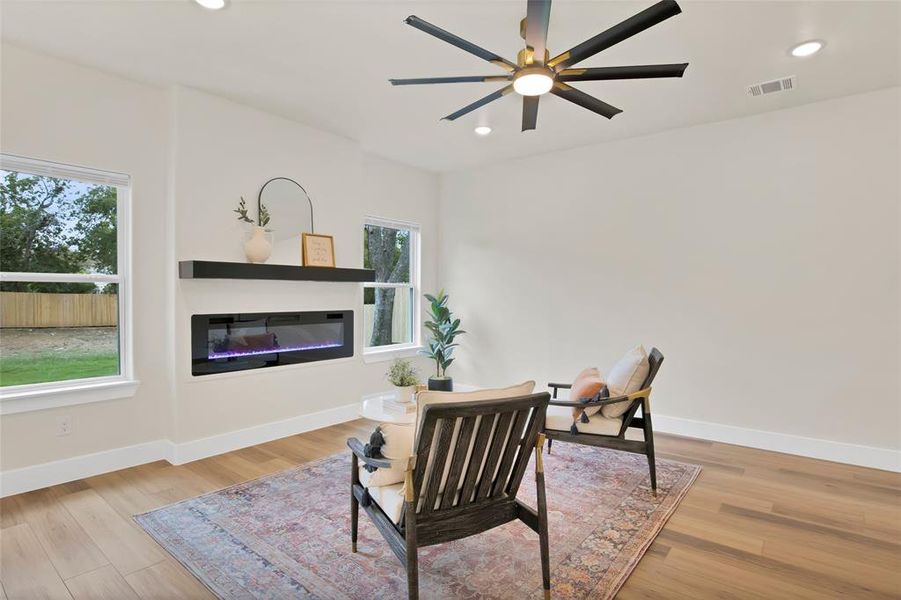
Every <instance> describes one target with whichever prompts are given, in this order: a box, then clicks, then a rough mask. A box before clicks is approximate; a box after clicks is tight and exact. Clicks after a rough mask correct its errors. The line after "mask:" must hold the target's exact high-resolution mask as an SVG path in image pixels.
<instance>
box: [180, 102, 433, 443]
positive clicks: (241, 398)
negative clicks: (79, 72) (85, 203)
mask: <svg viewBox="0 0 901 600" xmlns="http://www.w3.org/2000/svg"><path fill="white" fill-rule="evenodd" d="M176 110H177V122H178V126H177V133H176V136H177V137H176V147H177V157H176V164H175V174H176V176H175V198H176V206H177V211H176V229H177V232H178V238H177V253H178V259H179V260H188V259H214V258H218V259H219V260H237V261H240V260H243V250H242V246H241V244H242V238H241V228H240V226H238V224H237V221H236V220H235V219H234V214H233V213H232V212H231V210H232V209H233V208H234V206H235V204H236V203H237V200H238V196H239V195H240V194H243V195H244V197H245V198H247V199H248V200H249V199H250V198H255V197H256V192H257V191H258V190H259V186H260V184H261V183H262V182H264V181H266V180H267V179H269V178H270V177H274V176H279V175H282V176H286V177H291V178H294V179H296V180H298V181H300V182H302V183H303V184H304V187H305V188H306V190H307V191H308V192H309V194H310V196H311V198H312V200H313V205H314V210H315V223H316V230H317V232H319V233H328V234H331V235H334V236H335V248H336V255H337V264H338V266H339V267H360V266H361V265H362V263H363V235H362V231H363V219H364V217H365V216H366V215H376V216H381V217H390V218H397V219H402V220H406V221H413V222H416V223H419V224H420V225H421V226H422V239H423V248H422V258H423V268H422V271H423V285H424V287H425V288H428V289H431V288H433V287H434V285H435V270H436V256H435V247H436V242H435V238H436V233H435V216H436V213H437V178H436V177H435V176H433V175H428V174H425V173H424V172H421V171H418V170H416V169H412V168H407V167H402V166H400V165H397V164H395V163H391V162H389V161H384V160H380V159H376V158H373V157H369V156H366V155H364V154H363V153H362V152H361V151H360V150H359V148H358V147H357V145H356V144H354V143H353V142H350V141H348V140H344V139H341V138H339V137H336V136H334V135H331V134H327V133H323V132H320V131H317V130H315V129H312V128H310V127H306V126H304V125H300V124H298V123H295V122H292V121H288V120H285V119H282V118H279V117H274V116H271V115H269V114H266V113H263V112H260V111H257V110H255V109H252V108H248V107H245V106H241V105H238V104H234V103H232V102H228V101H225V100H222V99H219V98H216V97H214V96H209V95H206V94H202V93H200V92H196V91H192V90H178V91H177V92H176ZM298 260H299V249H298ZM362 302H363V294H362V288H361V286H360V285H359V284H353V283H316V282H281V281H193V280H184V281H179V282H178V286H177V294H176V315H175V322H176V325H177V327H176V332H177V333H176V347H175V356H176V359H177V360H176V377H177V384H178V400H177V414H176V420H175V422H176V431H175V432H174V433H173V434H172V435H171V436H170V437H171V439H173V440H175V441H177V442H182V441H185V440H195V439H198V438H203V437H207V436H212V435H216V434H219V433H223V432H227V431H232V430H235V429H240V428H243V427H249V426H254V425H259V424H263V423H268V422H272V421H278V420H282V419H287V418H290V417H293V416H296V415H298V414H303V413H312V412H317V411H322V410H328V409H332V408H336V407H340V406H345V405H348V404H351V403H355V402H359V399H360V397H361V396H362V395H363V394H364V393H372V392H377V391H380V390H383V389H386V388H387V387H389V385H388V384H387V383H386V381H385V379H384V372H385V370H386V366H387V365H386V364H385V363H375V364H364V363H363V361H362V355H361V353H362V314H363V313H362ZM328 309H353V310H355V311H356V315H355V316H356V322H355V329H356V332H355V339H356V355H355V356H354V357H353V358H352V359H346V360H337V361H331V362H329V363H320V364H314V365H297V366H289V367H282V368H279V369H265V370H260V371H245V372H241V373H236V374H224V375H210V376H203V377H191V375H190V318H191V315H192V314H202V313H227V312H234V311H255V312H265V311H290V310H328ZM423 364H424V365H425V363H423Z"/></svg>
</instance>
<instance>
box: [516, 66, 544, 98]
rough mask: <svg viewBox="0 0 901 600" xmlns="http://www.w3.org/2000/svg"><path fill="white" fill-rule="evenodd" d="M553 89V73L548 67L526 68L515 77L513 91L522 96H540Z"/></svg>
mask: <svg viewBox="0 0 901 600" xmlns="http://www.w3.org/2000/svg"><path fill="white" fill-rule="evenodd" d="M553 87H554V75H553V72H552V71H551V70H550V69H548V68H546V67H525V68H522V69H520V70H519V71H517V73H516V75H514V76H513V89H514V90H516V93H517V94H519V95H521V96H540V95H542V94H547V93H548V92H549V91H551V88H553Z"/></svg>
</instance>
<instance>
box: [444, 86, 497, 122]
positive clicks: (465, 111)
mask: <svg viewBox="0 0 901 600" xmlns="http://www.w3.org/2000/svg"><path fill="white" fill-rule="evenodd" d="M512 91H513V86H512V85H508V86H505V87H502V88H501V89H499V90H497V91H496V92H491V93H490V94H488V95H487V96H485V97H484V98H481V99H479V100H476V101H475V102H473V103H472V104H467V105H466V106H464V107H463V108H461V109H460V110H458V111H457V112H452V113H451V114H449V115H447V116H446V117H444V118H443V119H442V121H454V120H456V119H459V118H460V117H462V116H463V115H465V114H468V113H471V112H472V111H474V110H475V109H477V108H479V107H481V106H485V105H486V104H488V103H489V102H493V101H494V100H497V99H498V98H502V97H504V96H506V95H507V94H509V93H510V92H512Z"/></svg>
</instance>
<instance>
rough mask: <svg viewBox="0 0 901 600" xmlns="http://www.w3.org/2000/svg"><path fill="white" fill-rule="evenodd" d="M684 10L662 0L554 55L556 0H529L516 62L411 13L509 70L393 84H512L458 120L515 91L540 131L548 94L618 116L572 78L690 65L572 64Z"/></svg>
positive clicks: (660, 72) (423, 25)
mask: <svg viewBox="0 0 901 600" xmlns="http://www.w3.org/2000/svg"><path fill="white" fill-rule="evenodd" d="M681 12H682V9H681V8H679V5H678V4H677V3H676V2H675V0H661V1H660V2H658V3H657V4H655V5H653V6H651V7H649V8H646V9H645V10H643V11H641V12H640V13H638V14H636V15H634V16H632V17H630V18H628V19H626V20H625V21H623V22H622V23H619V24H618V25H614V26H613V27H611V28H610V29H608V30H606V31H603V32H601V33H599V34H597V35H596V36H594V37H592V38H590V39H588V40H585V41H584V42H582V43H581V44H579V45H577V46H573V47H572V48H570V49H569V50H567V51H566V52H563V53H562V54H558V55H556V56H554V57H553V58H551V57H550V53H549V52H548V49H547V45H546V44H547V31H548V23H549V21H550V16H551V0H528V7H527V10H526V18H525V19H523V20H522V21H521V22H520V24H519V32H520V35H521V36H522V37H523V39H525V42H526V47H525V48H523V49H522V50H520V51H519V55H518V57H517V61H516V63H513V62H510V61H509V60H507V59H506V58H503V57H502V56H498V55H497V54H495V53H494V52H490V51H488V50H485V49H484V48H481V47H479V46H476V45H475V44H473V43H472V42H468V41H466V40H464V39H463V38H461V37H459V36H456V35H454V34H453V33H450V32H449V31H445V30H444V29H441V28H440V27H436V26H435V25H432V24H431V23H429V22H427V21H424V20H422V19H420V18H419V17H417V16H413V15H411V16H409V17H407V18H406V19H405V20H404V22H405V23H406V24H407V25H411V26H413V27H415V28H416V29H419V30H421V31H424V32H426V33H428V34H429V35H433V36H435V37H436V38H438V39H439V40H443V41H445V42H447V43H449V44H452V45H454V46H456V47H457V48H460V49H461V50H465V51H466V52H469V53H470V54H474V55H475V56H478V57H479V58H481V59H483V60H487V61H488V62H490V63H492V64H494V65H497V66H498V67H500V68H502V69H504V70H505V71H507V73H506V74H504V75H467V76H463V77H425V78H418V79H391V80H390V81H391V84H392V85H419V84H431V83H468V82H509V83H507V85H506V86H504V87H503V88H501V89H499V90H497V91H495V92H492V93H490V94H488V95H487V96H485V97H484V98H481V99H479V100H476V101H475V102H473V103H472V104H469V105H467V106H464V107H463V108H461V109H460V110H458V111H456V112H453V113H451V114H449V115H447V116H446V117H444V119H445V120H448V121H453V120H455V119H458V118H460V117H462V116H463V115H465V114H468V113H470V112H472V111H474V110H476V109H477V108H480V107H482V106H485V105H486V104H488V103H489V102H492V101H494V100H497V99H498V98H502V97H504V96H506V95H507V94H509V93H510V92H513V91H515V92H517V93H519V94H520V95H521V96H522V97H523V98H522V130H523V131H526V130H529V129H535V127H536V125H537V123H538V100H539V98H540V97H541V96H542V95H543V94H546V93H548V92H550V93H551V94H554V95H555V96H559V97H560V98H563V99H564V100H569V101H570V102H572V103H573V104H578V105H579V106H581V107H583V108H587V109H588V110H590V111H593V112H596V113H597V114H599V115H601V116H604V117H607V118H608V119H612V118H613V117H614V115H617V114H619V113H621V112H622V110H620V109H618V108H616V107H615V106H611V105H609V104H607V103H606V102H603V101H601V100H598V99H597V98H595V97H593V96H589V95H588V94H586V93H585V92H582V91H579V90H577V89H576V88H574V87H572V86H570V85H569V82H572V81H603V80H611V79H649V78H656V77H682V73H684V72H685V68H686V67H687V66H688V63H676V64H662V65H635V66H630V67H585V68H571V67H572V66H573V65H575V64H576V63H580V62H582V61H583V60H585V59H586V58H590V57H592V56H594V55H595V54H597V53H598V52H601V51H602V50H605V49H607V48H609V47H611V46H613V45H615V44H618V43H620V42H621V41H623V40H625V39H628V38H630V37H632V36H633V35H635V34H637V33H640V32H642V31H644V30H645V29H648V28H649V27H653V26H654V25H657V24H658V23H661V22H663V21H665V20H666V19H669V18H670V17H674V16H676V15H678V14H679V13H681Z"/></svg>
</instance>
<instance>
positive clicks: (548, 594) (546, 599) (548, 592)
mask: <svg viewBox="0 0 901 600" xmlns="http://www.w3.org/2000/svg"><path fill="white" fill-rule="evenodd" d="M544 600H551V590H544Z"/></svg>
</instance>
